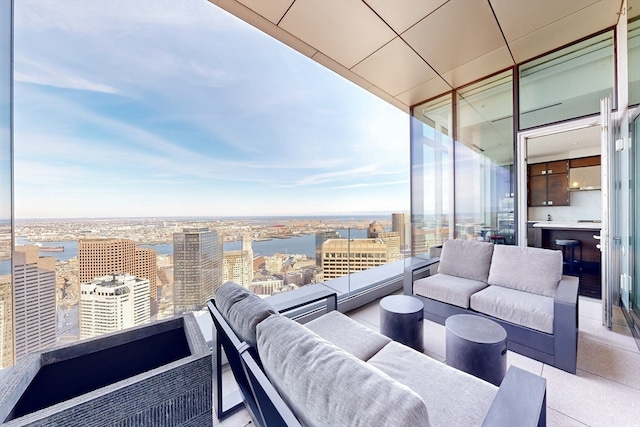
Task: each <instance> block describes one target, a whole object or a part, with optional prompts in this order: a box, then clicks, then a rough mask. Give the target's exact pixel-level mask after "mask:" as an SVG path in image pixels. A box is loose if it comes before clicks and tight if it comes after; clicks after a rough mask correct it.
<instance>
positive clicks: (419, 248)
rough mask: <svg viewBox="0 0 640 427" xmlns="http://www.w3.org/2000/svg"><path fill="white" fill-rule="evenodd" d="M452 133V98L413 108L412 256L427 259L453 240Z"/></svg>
mask: <svg viewBox="0 0 640 427" xmlns="http://www.w3.org/2000/svg"><path fill="white" fill-rule="evenodd" d="M452 129H453V112H452V98H451V94H447V95H444V96H441V97H439V98H437V99H434V100H432V101H428V102H426V103H424V104H421V105H417V106H415V107H414V108H413V114H412V117H411V236H412V237H411V238H412V245H411V248H412V253H413V255H414V256H425V257H428V256H429V252H430V249H431V248H434V247H437V246H439V245H441V244H442V242H443V241H444V240H445V239H447V238H449V237H453V229H452V224H453V194H452V191H451V190H452V189H453V139H452V135H451V131H452ZM432 253H433V251H432Z"/></svg>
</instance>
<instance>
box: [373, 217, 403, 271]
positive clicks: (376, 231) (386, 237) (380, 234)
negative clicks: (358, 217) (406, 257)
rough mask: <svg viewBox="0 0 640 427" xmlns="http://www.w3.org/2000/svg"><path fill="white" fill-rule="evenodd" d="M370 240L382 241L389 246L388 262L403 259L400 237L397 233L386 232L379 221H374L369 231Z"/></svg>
mask: <svg viewBox="0 0 640 427" xmlns="http://www.w3.org/2000/svg"><path fill="white" fill-rule="evenodd" d="M367 237H368V238H369V239H382V240H383V241H384V243H386V245H387V262H394V261H399V260H401V259H402V254H401V251H400V236H399V235H398V232H396V231H385V230H384V228H383V227H382V224H380V223H379V222H378V221H373V222H372V223H371V224H369V228H368V229H367Z"/></svg>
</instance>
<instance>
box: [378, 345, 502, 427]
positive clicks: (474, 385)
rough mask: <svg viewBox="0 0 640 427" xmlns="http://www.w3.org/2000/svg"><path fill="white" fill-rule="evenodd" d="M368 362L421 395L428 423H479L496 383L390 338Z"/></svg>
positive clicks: (452, 426) (450, 425)
mask: <svg viewBox="0 0 640 427" xmlns="http://www.w3.org/2000/svg"><path fill="white" fill-rule="evenodd" d="M368 364H370V365H372V366H374V367H376V368H378V369H380V370H381V371H382V372H384V373H385V374H387V375H389V376H390V377H391V378H393V379H394V380H396V381H398V382H401V383H402V384H404V385H406V386H408V387H409V388H410V389H411V390H413V391H415V392H416V393H418V394H419V395H420V397H422V399H423V400H424V403H425V404H426V405H427V410H428V411H429V421H430V423H431V425H432V426H434V427H436V426H443V427H455V426H460V427H462V426H465V427H466V426H479V425H481V424H482V421H483V420H484V417H485V415H486V414H487V412H488V411H489V407H490V406H491V403H492V402H493V399H494V397H495V395H496V393H497V392H498V387H496V386H494V385H493V384H489V383H488V382H485V381H483V380H480V379H478V378H476V377H473V376H471V375H469V374H467V373H465V372H462V371H459V370H457V369H454V368H452V367H450V366H447V365H445V364H443V363H440V362H438V361H436V360H433V359H431V358H429V357H427V356H425V355H424V354H421V353H418V352H417V351H413V350H411V349H410V348H408V347H405V346H403V345H401V344H398V343H396V342H391V343H389V344H388V345H387V346H385V347H384V348H383V349H382V350H380V351H379V352H378V353H377V354H376V355H375V356H373V357H372V358H371V359H370V360H369V362H368Z"/></svg>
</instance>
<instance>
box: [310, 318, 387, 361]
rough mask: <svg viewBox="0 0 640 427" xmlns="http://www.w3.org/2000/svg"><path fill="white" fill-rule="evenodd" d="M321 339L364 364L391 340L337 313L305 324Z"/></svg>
mask: <svg viewBox="0 0 640 427" xmlns="http://www.w3.org/2000/svg"><path fill="white" fill-rule="evenodd" d="M305 326H306V327H307V328H309V329H311V330H312V331H313V332H315V333H316V334H318V335H319V336H320V337H321V338H324V339H325V340H327V341H329V342H330V343H332V344H334V345H336V346H338V347H340V348H341V349H343V350H344V351H346V352H347V353H350V354H352V355H353V356H355V357H357V358H358V359H360V360H364V361H365V362H366V361H367V360H369V359H370V358H371V356H373V355H374V354H376V353H377V352H378V351H380V349H381V348H382V347H384V346H385V345H387V344H388V343H389V342H390V341H391V339H390V338H388V337H386V336H384V335H382V334H378V333H376V332H374V331H372V330H371V329H369V328H366V327H364V326H362V325H361V324H359V323H358V322H356V321H355V320H353V319H351V318H350V317H348V316H345V315H344V314H342V313H340V312H339V311H332V312H330V313H327V314H325V315H324V316H320V317H318V318H317V319H314V320H312V321H311V322H309V323H306V324H305Z"/></svg>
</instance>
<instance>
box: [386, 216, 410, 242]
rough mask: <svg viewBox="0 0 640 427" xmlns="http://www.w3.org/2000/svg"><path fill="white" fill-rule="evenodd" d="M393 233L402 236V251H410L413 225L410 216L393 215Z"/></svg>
mask: <svg viewBox="0 0 640 427" xmlns="http://www.w3.org/2000/svg"><path fill="white" fill-rule="evenodd" d="M391 231H395V232H396V233H398V235H399V236H400V250H401V251H406V250H408V249H410V244H411V223H410V222H409V215H408V214H406V213H392V214H391Z"/></svg>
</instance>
